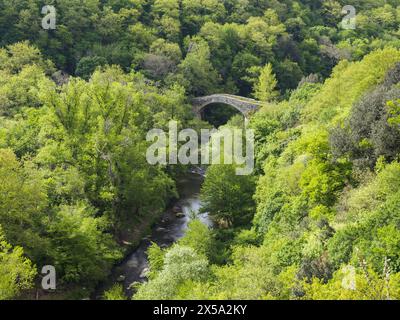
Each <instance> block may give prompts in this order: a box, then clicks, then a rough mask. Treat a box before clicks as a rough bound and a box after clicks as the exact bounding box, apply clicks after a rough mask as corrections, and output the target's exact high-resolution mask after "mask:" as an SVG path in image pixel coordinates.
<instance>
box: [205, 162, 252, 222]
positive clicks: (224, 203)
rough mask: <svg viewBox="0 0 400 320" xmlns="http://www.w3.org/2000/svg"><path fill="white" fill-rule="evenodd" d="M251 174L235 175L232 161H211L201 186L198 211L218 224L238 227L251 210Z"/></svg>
mask: <svg viewBox="0 0 400 320" xmlns="http://www.w3.org/2000/svg"><path fill="white" fill-rule="evenodd" d="M254 191H255V184H254V180H253V177H252V176H238V175H236V172H235V166H234V165H212V166H211V167H209V169H208V170H207V177H206V180H205V181H204V184H203V186H202V188H201V199H202V201H203V208H202V211H204V212H209V214H210V216H211V217H212V218H213V219H214V220H215V221H216V222H217V223H218V224H219V225H221V226H223V225H226V226H228V227H239V226H243V225H246V224H247V223H249V222H250V219H251V218H252V216H253V214H254V210H255V208H254V201H253V199H252V197H253V193H254Z"/></svg>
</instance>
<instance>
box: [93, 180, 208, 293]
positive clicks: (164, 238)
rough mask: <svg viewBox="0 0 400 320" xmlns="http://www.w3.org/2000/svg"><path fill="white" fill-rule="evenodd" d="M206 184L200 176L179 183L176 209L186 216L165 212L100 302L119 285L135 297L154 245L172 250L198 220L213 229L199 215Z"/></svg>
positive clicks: (115, 271)
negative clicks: (191, 223)
mask: <svg viewBox="0 0 400 320" xmlns="http://www.w3.org/2000/svg"><path fill="white" fill-rule="evenodd" d="M202 182H203V178H202V177H201V176H200V175H196V174H191V175H188V176H186V177H185V178H183V179H181V180H180V181H179V182H178V191H179V195H180V199H179V200H178V201H177V203H176V204H175V206H174V207H179V208H180V210H179V211H181V212H182V213H183V214H184V215H183V216H182V217H180V218H179V217H177V215H176V213H174V212H173V211H174V210H173V209H170V210H167V211H166V212H164V213H163V215H162V216H161V218H160V220H159V222H158V223H157V224H156V225H155V226H154V227H153V229H152V232H151V235H149V236H148V237H146V238H144V239H142V241H141V243H140V245H139V246H138V247H137V248H136V249H135V250H134V251H133V252H132V253H131V254H129V255H128V256H127V257H126V258H125V259H124V260H123V261H122V262H121V263H120V264H119V265H118V266H116V267H115V268H114V269H113V272H112V274H111V276H110V277H109V279H108V280H107V281H106V284H104V286H102V288H101V289H100V290H99V291H98V293H97V294H96V298H97V299H101V298H102V297H101V296H102V292H104V290H105V289H107V288H109V287H110V285H111V284H113V283H115V282H119V283H121V284H122V285H123V288H124V291H125V294H126V295H127V296H128V297H131V296H132V294H133V290H132V288H131V285H132V283H135V282H145V281H147V279H146V270H148V260H147V255H146V251H147V249H148V248H149V246H150V245H151V243H152V242H155V243H157V244H158V245H159V246H160V247H162V248H167V247H170V246H171V245H172V244H174V243H175V242H176V241H177V240H179V239H180V238H182V237H183V236H184V235H185V232H186V230H187V226H188V223H189V221H190V220H191V219H192V218H193V217H194V216H196V217H197V218H198V219H200V220H201V221H202V222H203V223H205V224H207V225H208V226H210V227H211V226H212V223H211V221H210V219H209V218H208V215H207V214H206V213H205V214H200V213H199V210H200V207H201V202H200V188H201V184H202Z"/></svg>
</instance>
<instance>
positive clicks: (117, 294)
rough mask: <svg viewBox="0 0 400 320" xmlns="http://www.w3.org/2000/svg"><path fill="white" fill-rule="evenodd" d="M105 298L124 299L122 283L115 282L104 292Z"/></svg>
mask: <svg viewBox="0 0 400 320" xmlns="http://www.w3.org/2000/svg"><path fill="white" fill-rule="evenodd" d="M104 299H105V300H126V296H125V294H124V289H123V287H122V285H120V284H116V285H114V286H112V288H111V289H109V290H107V291H106V292H105V293H104Z"/></svg>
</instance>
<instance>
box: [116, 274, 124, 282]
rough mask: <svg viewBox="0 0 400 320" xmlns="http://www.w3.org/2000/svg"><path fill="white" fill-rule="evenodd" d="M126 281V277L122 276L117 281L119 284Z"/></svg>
mask: <svg viewBox="0 0 400 320" xmlns="http://www.w3.org/2000/svg"><path fill="white" fill-rule="evenodd" d="M124 281H125V276H123V275H120V276H119V277H118V279H117V282H124Z"/></svg>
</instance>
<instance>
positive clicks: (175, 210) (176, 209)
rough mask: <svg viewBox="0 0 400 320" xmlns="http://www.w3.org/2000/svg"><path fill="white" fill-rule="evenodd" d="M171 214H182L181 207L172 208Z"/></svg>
mask: <svg viewBox="0 0 400 320" xmlns="http://www.w3.org/2000/svg"><path fill="white" fill-rule="evenodd" d="M172 212H173V213H179V212H182V207H181V206H180V205H176V206H174V207H173V208H172Z"/></svg>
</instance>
